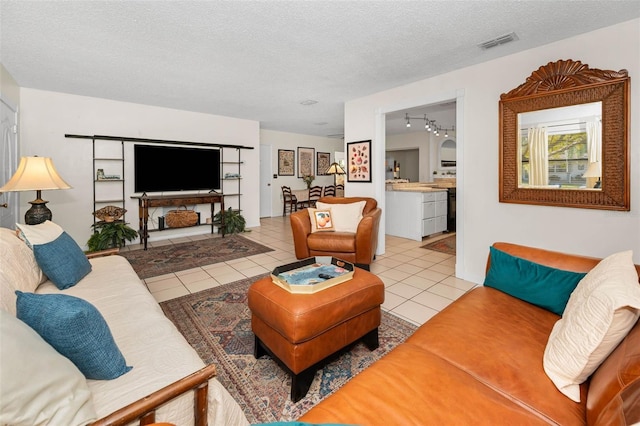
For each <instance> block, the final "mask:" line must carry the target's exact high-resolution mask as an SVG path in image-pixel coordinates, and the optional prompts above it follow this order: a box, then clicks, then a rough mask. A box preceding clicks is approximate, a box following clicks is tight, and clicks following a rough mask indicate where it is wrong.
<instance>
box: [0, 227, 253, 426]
mask: <svg viewBox="0 0 640 426" xmlns="http://www.w3.org/2000/svg"><path fill="white" fill-rule="evenodd" d="M0 259H2V260H1V263H0V308H1V309H2V310H4V311H6V312H8V313H10V314H12V315H14V316H15V315H16V295H15V291H16V290H20V291H22V292H33V293H36V294H50V293H62V294H68V295H71V296H76V297H79V298H81V299H84V300H86V301H88V302H90V303H91V304H92V305H93V306H95V307H96V308H97V309H98V310H99V311H100V313H101V314H102V316H103V317H104V319H105V320H106V322H107V324H108V325H109V328H110V330H111V333H112V335H113V338H114V340H115V342H116V344H117V346H118V347H119V349H120V351H121V352H122V354H123V355H124V358H125V360H126V363H127V365H129V366H132V367H133V369H132V370H131V371H129V372H127V373H126V374H124V375H122V376H120V377H118V378H116V379H113V380H86V382H87V384H88V388H89V390H90V393H91V399H92V402H93V406H94V408H95V412H96V419H100V418H103V417H105V416H107V415H108V414H110V413H112V412H114V411H116V410H118V409H120V408H122V407H124V406H127V405H128V404H131V403H133V402H135V401H138V400H140V399H141V398H144V397H145V396H147V395H149V394H151V393H153V392H155V391H157V390H159V389H161V388H163V387H165V386H167V385H170V384H172V383H173V382H176V381H178V380H179V379H181V378H183V377H185V376H187V375H190V374H191V373H194V372H196V371H198V370H200V369H201V368H203V367H204V366H205V364H204V363H203V362H202V360H201V359H200V358H199V357H198V355H197V353H196V352H195V350H194V349H193V348H192V347H191V346H190V345H189V344H188V342H187V341H186V340H185V339H184V337H183V336H182V335H181V334H180V333H179V332H178V330H177V329H176V328H175V326H174V325H173V323H171V321H169V320H168V319H167V318H166V317H165V316H164V314H163V312H162V310H161V308H160V306H159V305H158V303H157V302H156V301H155V299H154V298H153V296H151V294H150V293H149V292H148V290H147V288H146V287H145V285H144V284H143V283H142V282H141V281H140V279H139V278H138V276H137V275H136V273H135V272H134V270H133V268H132V267H131V265H130V264H129V263H128V262H127V260H126V259H125V258H123V257H121V256H117V255H114V256H106V257H99V258H94V259H91V260H90V262H91V266H92V271H91V272H90V273H89V274H88V275H87V276H85V277H84V278H83V279H82V280H81V281H80V282H79V283H78V284H76V285H75V286H73V287H71V288H68V289H66V290H58V288H57V287H56V286H55V285H54V284H53V283H51V282H50V281H48V280H46V277H43V275H42V272H41V271H40V270H39V268H38V265H37V263H36V261H35V258H34V256H33V252H32V251H31V250H30V249H29V248H28V247H27V246H26V245H25V244H24V243H23V242H22V241H21V240H20V239H18V238H17V236H16V234H15V231H12V230H9V229H6V228H0ZM42 279H45V281H44V282H41V281H42ZM0 344H7V342H1V343H0ZM27 355H28V354H25V356H27ZM3 364H4V363H3ZM9 373H10V372H8V371H2V370H0V386H3V385H2V382H3V381H4V380H3V377H2V376H8V375H9ZM32 373H33V374H32V375H31V377H25V378H24V382H25V386H27V385H29V384H32V383H37V382H38V379H39V377H38V375H39V372H38V371H33V372H32ZM5 386H6V384H5ZM207 399H208V416H207V418H208V424H209V425H246V424H248V422H247V420H246V417H245V416H244V414H243V412H242V410H241V408H240V406H239V405H238V404H237V403H236V401H234V400H233V398H232V397H231V395H230V394H229V393H228V392H227V391H226V389H224V388H223V386H222V385H221V384H220V382H218V381H217V380H216V379H215V378H213V379H210V380H209V386H208V398H207ZM193 404H194V396H193V393H192V392H187V393H185V394H183V395H181V396H179V397H177V398H176V399H174V400H172V401H171V402H169V403H167V404H165V405H164V406H161V407H160V408H158V410H157V412H156V421H158V422H160V421H161V422H170V423H173V424H176V425H190V424H194V409H193ZM44 424H53V423H51V422H45V423H44Z"/></svg>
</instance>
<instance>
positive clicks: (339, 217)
mask: <svg viewBox="0 0 640 426" xmlns="http://www.w3.org/2000/svg"><path fill="white" fill-rule="evenodd" d="M365 204H367V202H366V201H358V202H355V203H348V204H339V203H335V204H334V203H321V202H317V203H316V208H318V209H320V210H327V209H331V214H332V216H333V222H334V227H335V230H336V232H352V233H354V234H355V233H356V231H357V230H358V224H359V223H360V221H361V220H362V211H363V210H364V206H365Z"/></svg>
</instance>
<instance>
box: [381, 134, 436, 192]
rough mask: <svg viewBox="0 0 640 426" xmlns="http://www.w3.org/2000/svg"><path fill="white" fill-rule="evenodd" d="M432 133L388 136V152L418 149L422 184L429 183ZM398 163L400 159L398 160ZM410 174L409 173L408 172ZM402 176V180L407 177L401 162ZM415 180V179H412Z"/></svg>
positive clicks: (419, 175)
mask: <svg viewBox="0 0 640 426" xmlns="http://www.w3.org/2000/svg"><path fill="white" fill-rule="evenodd" d="M430 137H431V133H429V132H426V131H425V132H411V133H404V134H395V135H387V136H386V150H387V151H398V150H405V149H418V158H419V160H418V173H417V176H418V179H417V180H419V181H420V182H429V181H430V180H431V179H430V176H429V169H430V168H429V143H430V142H429V140H430ZM396 161H398V159H397V158H396ZM407 172H408V171H407ZM400 175H401V177H402V178H404V177H405V176H407V173H405V172H404V171H403V170H402V162H400ZM412 180H415V179H412Z"/></svg>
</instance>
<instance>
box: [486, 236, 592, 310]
mask: <svg viewBox="0 0 640 426" xmlns="http://www.w3.org/2000/svg"><path fill="white" fill-rule="evenodd" d="M490 251H491V265H490V266H489V272H488V273H487V276H486V277H485V280H484V285H485V286H487V287H493V288H495V289H498V290H500V291H502V292H504V293H507V294H509V295H511V296H513V297H517V298H518V299H521V300H524V301H526V302H529V303H531V304H533V305H536V306H539V307H541V308H544V309H546V310H548V311H551V312H553V313H555V314H558V315H562V313H563V312H564V308H565V306H566V305H567V302H568V301H569V296H571V293H572V292H573V290H574V289H575V288H576V286H577V285H578V283H579V282H580V280H581V279H582V278H583V277H584V276H585V275H587V274H586V273H580V272H571V271H563V270H562V269H556V268H551V267H549V266H545V265H541V264H539V263H535V262H531V261H529V260H526V259H522V258H520V257H515V256H512V255H510V254H508V253H505V252H503V251H501V250H498V249H496V248H494V247H491V248H490Z"/></svg>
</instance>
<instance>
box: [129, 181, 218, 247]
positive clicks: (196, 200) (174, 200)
mask: <svg viewBox="0 0 640 426" xmlns="http://www.w3.org/2000/svg"><path fill="white" fill-rule="evenodd" d="M131 198H133V199H137V200H138V222H139V227H140V228H139V229H140V231H139V233H140V244H144V250H146V249H147V239H148V238H149V228H148V227H147V222H148V221H149V207H170V206H183V205H187V204H211V233H212V234H213V226H214V225H213V216H214V205H215V203H220V211H224V196H223V195H222V194H220V193H218V192H210V193H208V194H177V195H146V194H142V195H134V196H132V197H131ZM221 220H222V221H223V222H222V223H221V224H220V227H221V229H222V237H223V238H224V215H221Z"/></svg>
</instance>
